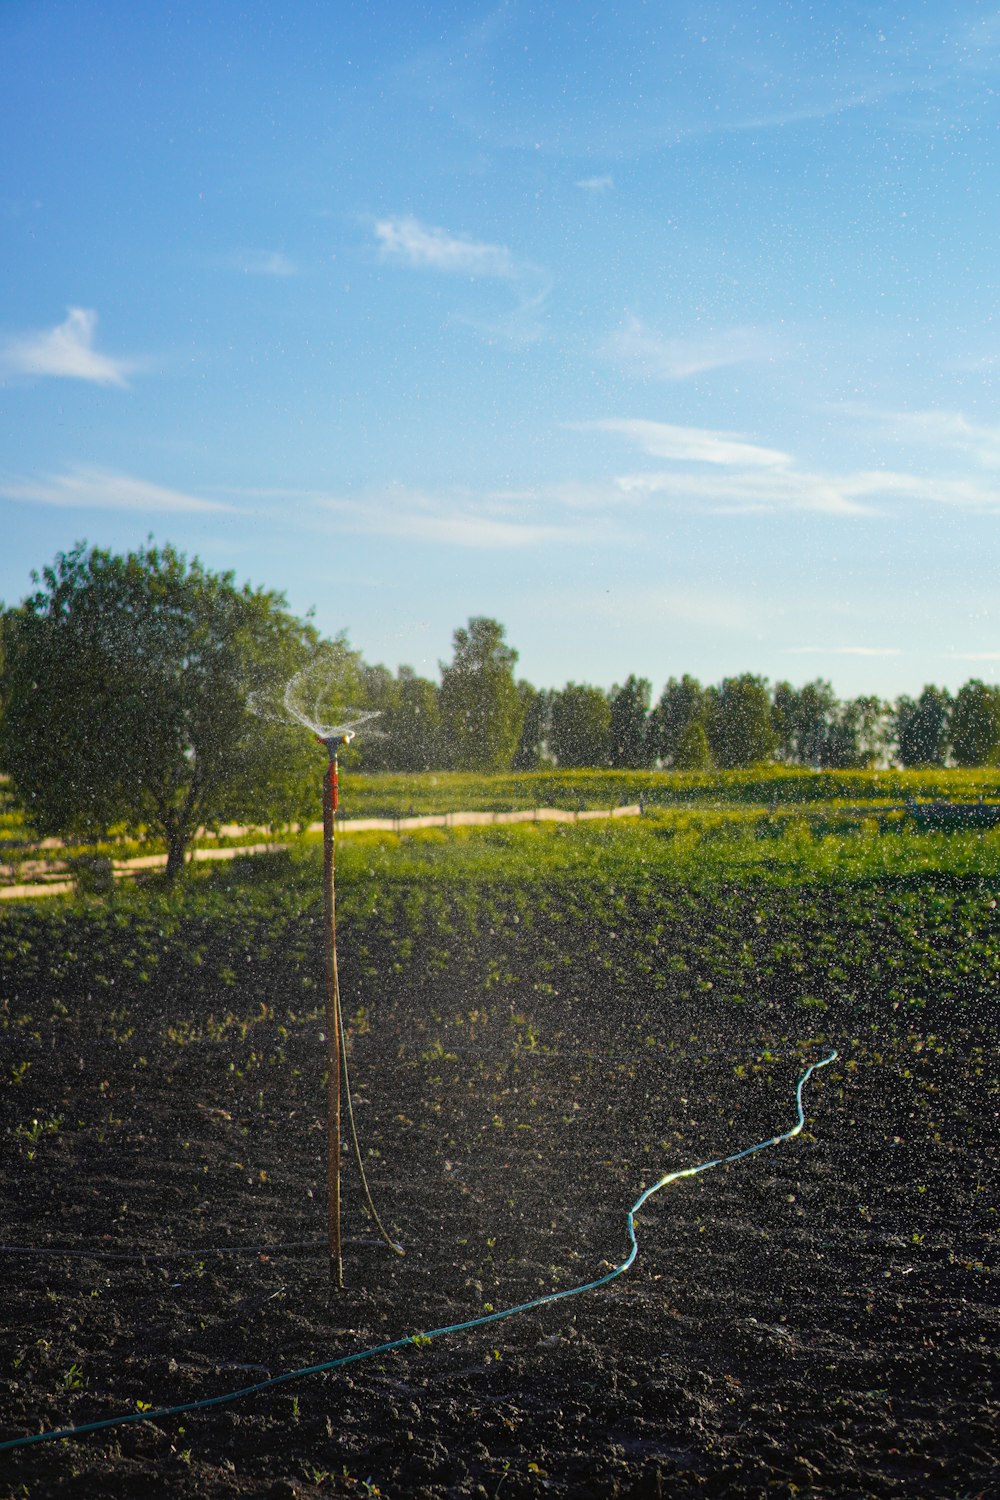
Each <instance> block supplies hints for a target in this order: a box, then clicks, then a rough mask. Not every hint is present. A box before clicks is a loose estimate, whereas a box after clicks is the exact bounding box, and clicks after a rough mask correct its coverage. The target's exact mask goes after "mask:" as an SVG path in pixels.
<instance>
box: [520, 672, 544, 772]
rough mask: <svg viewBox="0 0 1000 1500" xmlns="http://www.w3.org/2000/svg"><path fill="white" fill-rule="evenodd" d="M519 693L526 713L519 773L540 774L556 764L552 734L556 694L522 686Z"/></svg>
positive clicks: (526, 685)
mask: <svg viewBox="0 0 1000 1500" xmlns="http://www.w3.org/2000/svg"><path fill="white" fill-rule="evenodd" d="M517 691H518V694H519V695H520V698H521V706H522V708H523V710H524V719H523V722H522V724H521V740H520V743H519V744H518V747H517V751H516V753H515V755H514V770H515V771H540V770H541V769H542V767H543V766H547V765H551V764H552V753H551V751H550V750H549V738H550V736H551V732H552V693H551V692H549V690H548V689H547V688H542V689H541V690H539V689H538V688H534V687H532V686H531V683H530V682H519V683H518V685H517Z"/></svg>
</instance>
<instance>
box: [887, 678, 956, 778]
mask: <svg viewBox="0 0 1000 1500" xmlns="http://www.w3.org/2000/svg"><path fill="white" fill-rule="evenodd" d="M951 706H952V698H951V694H950V693H949V692H948V690H947V689H946V688H937V687H934V686H933V684H930V685H929V686H927V687H925V688H924V690H923V691H922V693H921V694H920V697H919V698H917V699H916V701H914V700H913V699H912V698H908V697H902V698H898V699H897V700H896V707H895V709H894V711H893V726H892V727H893V734H894V737H895V741H896V750H897V753H898V755H899V759H900V761H901V762H902V764H903V765H904V766H943V765H944V764H945V762H946V761H947V758H948V742H949V732H950V726H949V717H950V714H951Z"/></svg>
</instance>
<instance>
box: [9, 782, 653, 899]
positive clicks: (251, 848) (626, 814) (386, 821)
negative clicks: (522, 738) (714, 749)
mask: <svg viewBox="0 0 1000 1500" xmlns="http://www.w3.org/2000/svg"><path fill="white" fill-rule="evenodd" d="M641 812H642V808H641V807H640V806H639V804H638V803H636V804H634V805H632V806H628V807H612V808H607V809H605V808H592V809H588V810H584V811H581V812H567V811H566V810H565V809H564V808H559V807H536V808H527V809H522V810H520V811H518V812H506V813H502V812H453V813H430V814H426V815H424V816H415V817H402V818H351V819H344V820H343V821H340V822H338V824H337V836H338V838H339V837H341V836H342V835H345V834H351V833H365V832H368V831H371V830H374V829H381V830H383V831H384V832H387V833H398V832H400V831H402V830H406V829H411V828H462V827H465V828H470V827H489V826H491V825H496V824H501V823H547V822H557V823H583V822H589V821H591V820H593V819H595V818H598V819H599V818H637V817H639V816H640V814H641ZM254 832H259V830H257V829H252V828H247V827H244V826H243V825H242V824H239V823H226V824H223V826H222V827H221V828H220V829H219V834H220V837H222V838H242V837H244V836H246V835H247V834H252V833H254ZM307 832H309V833H322V832H323V824H322V823H310V825H309V827H308V830H307ZM38 847H39V848H45V849H53V850H54V849H61V848H65V845H64V844H63V843H61V842H60V841H59V840H58V839H46V840H45V843H44V844H41V845H39V846H38ZM287 847H288V845H287V844H284V843H281V842H278V841H268V842H267V843H258V844H241V845H240V846H239V847H229V848H224V849H218V848H211V847H209V848H200V849H194V850H193V851H192V853H191V855H190V859H191V860H195V861H203V860H219V859H223V860H224V859H235V858H236V857H237V856H238V855H243V854H273V853H274V852H275V851H276V850H279V849H287ZM166 864H167V856H166V855H165V854H141V855H138V856H136V857H135V858H133V859H116V860H112V875H113V878H114V879H115V880H123V879H127V878H128V877H129V876H130V875H134V874H138V873H140V872H141V871H143V870H163V869H165V868H166ZM75 889H76V882H75V881H74V880H46V881H36V882H19V883H18V884H16V885H0V901H25V900H33V899H34V898H36V897H39V896H68V895H71V894H72V892H73V891H74V890H75Z"/></svg>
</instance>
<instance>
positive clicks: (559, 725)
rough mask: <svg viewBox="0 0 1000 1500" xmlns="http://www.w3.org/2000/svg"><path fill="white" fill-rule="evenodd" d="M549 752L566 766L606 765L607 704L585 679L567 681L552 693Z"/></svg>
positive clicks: (608, 740) (559, 762) (607, 743)
mask: <svg viewBox="0 0 1000 1500" xmlns="http://www.w3.org/2000/svg"><path fill="white" fill-rule="evenodd" d="M550 742H551V746H552V753H553V755H554V756H555V758H556V764H557V765H560V766H565V767H568V768H571V767H574V766H576V767H579V766H606V765H607V764H608V761H609V758H610V751H611V704H610V703H609V702H608V697H607V694H606V693H604V692H602V691H601V689H600V688H597V687H591V686H590V685H589V684H587V683H578V682H567V684H566V686H565V687H564V688H562V689H560V691H559V692H557V693H553V695H552V730H551V741H550Z"/></svg>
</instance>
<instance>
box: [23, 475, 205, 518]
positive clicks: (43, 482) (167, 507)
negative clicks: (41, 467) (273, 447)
mask: <svg viewBox="0 0 1000 1500" xmlns="http://www.w3.org/2000/svg"><path fill="white" fill-rule="evenodd" d="M0 498H2V499H5V500H19V501H23V502H25V503H27V504H31V505H59V506H67V507H71V508H74V509H81V508H84V507H85V508H87V509H93V510H127V511H137V512H140V513H142V512H147V511H156V512H165V511H172V512H185V511H186V512H191V511H231V510H232V509H233V507H232V506H231V505H225V504H223V503H222V502H221V501H218V500H205V499H203V498H202V497H201V496H200V495H189V494H186V493H184V492H183V491H182V490H172V489H167V488H165V487H164V486H163V485H160V484H152V483H150V481H149V480H148V479H137V478H136V477H135V476H134V475H132V474H123V473H121V472H119V471H118V470H114V469H101V468H93V467H90V466H89V465H86V464H75V465H72V466H71V467H69V468H67V469H66V470H65V471H64V472H63V473H61V474H44V475H41V476H40V477H39V478H37V479H4V478H2V477H0Z"/></svg>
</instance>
